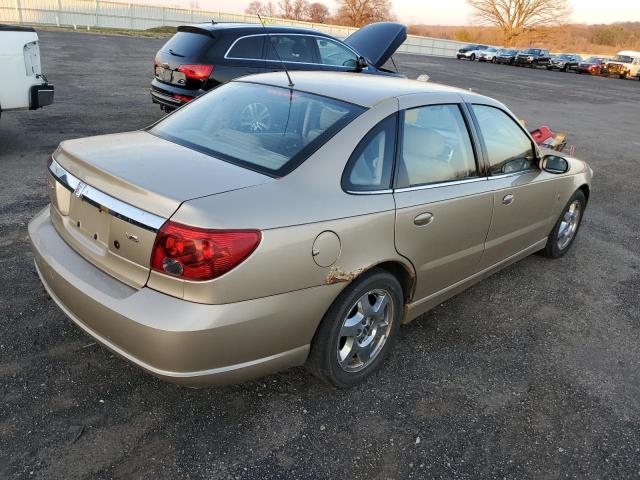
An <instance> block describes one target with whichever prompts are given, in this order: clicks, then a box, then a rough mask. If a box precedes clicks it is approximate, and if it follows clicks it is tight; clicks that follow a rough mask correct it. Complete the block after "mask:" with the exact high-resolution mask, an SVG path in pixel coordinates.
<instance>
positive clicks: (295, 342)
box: [29, 72, 592, 387]
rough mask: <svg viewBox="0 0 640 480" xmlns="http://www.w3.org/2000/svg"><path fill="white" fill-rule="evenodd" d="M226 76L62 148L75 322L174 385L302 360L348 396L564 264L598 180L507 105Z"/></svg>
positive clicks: (67, 267) (39, 247) (59, 220)
mask: <svg viewBox="0 0 640 480" xmlns="http://www.w3.org/2000/svg"><path fill="white" fill-rule="evenodd" d="M292 77H293V78H292V80H293V83H294V84H295V86H293V87H291V86H289V82H288V80H287V77H286V75H285V74H284V73H282V72H277V73H269V74H263V75H258V76H252V77H245V78H243V79H241V80H236V81H233V82H230V83H228V84H226V85H224V86H221V87H220V88H217V89H215V90H213V91H211V92H210V93H208V94H206V95H204V96H202V97H200V98H199V99H197V100H195V101H194V102H193V103H190V104H189V105H187V106H185V107H183V108H181V109H179V110H177V111H176V112H174V113H173V114H172V115H170V116H168V117H166V118H165V119H163V120H161V121H160V122H158V123H156V124H155V125H152V126H151V127H149V128H147V129H145V130H143V131H136V132H129V133H122V134H116V135H105V136H98V137H92V138H83V139H78V140H72V141H66V142H63V143H62V144H61V145H60V147H59V148H58V149H57V150H56V151H55V152H54V153H53V155H52V157H51V159H50V161H49V165H48V173H47V176H48V183H49V193H50V197H51V204H50V205H49V206H47V207H46V208H45V209H44V210H42V211H41V212H40V213H39V214H38V215H37V216H36V217H35V218H34V219H33V220H32V221H31V223H30V225H29V235H30V238H31V242H32V244H33V250H34V256H35V264H36V268H37V271H38V273H39V275H40V278H41V280H42V282H43V284H44V286H45V288H46V290H47V291H48V292H49V294H50V295H51V297H52V298H53V299H54V300H55V302H56V303H57V304H58V306H59V307H60V308H61V309H62V310H63V311H64V313H66V315H67V316H69V317H70V318H71V319H72V320H73V321H74V322H75V323H76V324H77V325H78V326H79V327H80V328H82V329H83V330H84V331H86V332H87V333H88V334H89V335H91V336H92V337H94V338H95V339H96V340H97V341H99V342H100V343H102V344H103V345H105V346H106V347H108V348H109V349H111V350H112V351H114V352H115V353H117V354H119V355H121V356H122V357H124V358H125V359H127V360H129V361H130V362H132V363H134V364H136V365H138V366H139V367H141V368H143V369H144V370H146V371H148V372H150V373H152V374H154V375H157V376H159V377H161V378H164V379H167V380H171V381H174V382H178V383H183V384H188V385H195V386H197V385H211V384H221V383H228V382H237V381H241V380H246V379H250V378H256V377H259V376H262V375H265V374H269V373H272V372H275V371H277V370H281V369H284V368H287V367H293V366H296V365H306V366H307V367H308V369H309V370H310V371H311V372H313V373H314V374H316V375H317V376H318V377H320V378H322V379H324V380H326V381H328V382H330V383H332V384H334V385H336V386H339V387H349V386H352V385H355V384H357V383H359V382H362V381H363V380H364V379H365V378H367V377H368V376H369V375H371V374H372V373H373V372H374V371H376V370H377V369H378V368H379V367H380V366H381V364H382V363H383V362H384V359H385V357H386V355H387V354H388V352H389V350H390V349H391V348H392V345H393V342H394V340H395V339H396V337H397V336H398V329H399V327H400V324H402V323H406V322H409V321H411V320H413V319H415V318H416V317H418V316H419V315H421V314H423V313H424V312H426V311H427V310H429V309H430V308H432V307H433V306H435V305H437V304H439V303H441V302H442V301H443V300H445V299H447V298H449V297H451V296H453V295H455V294H457V293H459V292H461V291H462V290H464V289H465V288H467V287H469V286H470V285H472V284H474V283H475V282H478V281H479V280H481V279H482V278H484V277H486V276H488V275H490V274H491V273H493V272H496V271H497V270H499V269H500V268H502V267H504V266H506V265H509V264H511V263H513V262H515V261H517V260H519V259H521V258H523V257H526V256H527V255H530V254H532V253H534V252H538V251H542V252H544V254H545V255H546V256H547V257H550V258H558V257H561V256H562V255H564V254H565V253H566V252H567V251H568V250H569V248H570V247H571V245H572V243H573V242H574V240H575V238H576V234H577V232H578V229H579V227H580V222H581V220H582V217H583V214H584V212H585V208H586V206H587V201H588V199H589V192H590V183H591V177H592V171H591V169H590V168H589V166H588V165H587V164H585V163H584V162H582V161H580V160H577V159H575V158H570V157H559V156H557V155H558V153H557V152H554V153H551V152H549V153H548V154H546V153H545V152H543V151H541V150H539V149H538V147H537V146H536V145H535V143H534V141H533V140H532V138H531V137H530V136H529V134H528V133H527V132H526V131H525V130H523V128H522V127H521V125H520V124H519V123H518V120H517V118H516V117H515V116H514V115H513V114H512V113H511V112H510V111H509V110H508V109H507V108H506V107H505V106H504V105H502V104H501V103H499V102H497V101H495V100H492V99H490V98H487V97H483V96H480V95H477V94H474V93H470V92H467V91H462V90H456V89H453V88H449V87H444V86H439V85H433V84H428V83H421V82H417V81H410V80H403V79H397V78H387V77H368V78H366V79H363V77H362V76H361V75H358V74H348V73H330V72H327V73H318V72H312V73H307V72H294V73H293V75H292Z"/></svg>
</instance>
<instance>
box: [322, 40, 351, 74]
mask: <svg viewBox="0 0 640 480" xmlns="http://www.w3.org/2000/svg"><path fill="white" fill-rule="evenodd" d="M316 41H317V42H318V51H319V52H320V62H321V63H323V64H324V65H335V66H340V67H349V68H355V67H356V66H357V64H358V56H357V55H356V54H355V53H353V51H351V50H350V49H348V48H347V47H345V46H344V45H342V44H341V43H338V42H336V41H334V40H330V39H328V38H320V37H316Z"/></svg>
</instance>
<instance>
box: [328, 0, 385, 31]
mask: <svg viewBox="0 0 640 480" xmlns="http://www.w3.org/2000/svg"><path fill="white" fill-rule="evenodd" d="M337 3H338V14H337V19H338V21H339V22H341V23H345V24H347V25H349V26H353V27H361V26H363V25H366V24H368V23H372V22H381V21H384V20H392V19H393V18H394V16H393V14H392V13H391V0H338V2H337Z"/></svg>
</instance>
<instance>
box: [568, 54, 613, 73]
mask: <svg viewBox="0 0 640 480" xmlns="http://www.w3.org/2000/svg"><path fill="white" fill-rule="evenodd" d="M607 60H608V59H607V58H606V57H589V58H587V59H586V60H584V61H582V62H580V63H579V64H578V66H577V67H576V69H575V70H576V73H588V74H590V75H607V68H606V66H605V64H606V62H607Z"/></svg>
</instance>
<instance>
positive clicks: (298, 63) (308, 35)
mask: <svg viewBox="0 0 640 480" xmlns="http://www.w3.org/2000/svg"><path fill="white" fill-rule="evenodd" d="M282 35H287V36H298V37H314V38H322V39H323V40H328V41H331V42H334V43H338V44H340V45H342V46H344V47H345V48H346V49H347V50H350V51H351V53H353V54H354V55H355V56H356V57H357V58H360V57H361V56H362V55H360V54H359V53H358V52H356V51H355V50H354V49H353V48H351V47H350V46H349V45H347V44H346V43H344V42H341V41H339V40H336V39H334V38H331V37H325V36H322V35H310V34H307V33H281V32H278V33H257V34H254V35H245V36H244V37H239V38H237V39H236V40H234V42H233V43H232V44H231V46H230V47H229V48H228V49H227V51H226V53H225V54H224V58H225V59H226V60H250V61H253V62H271V63H295V64H296V65H316V66H318V65H321V66H325V67H332V68H343V69H345V70H354V68H355V67H345V66H342V65H330V64H328V63H312V62H294V61H291V60H283V61H280V60H270V59H268V58H242V57H230V56H229V52H231V49H233V47H235V45H236V43H238V42H239V41H240V40H242V39H244V38H250V37H275V36H282Z"/></svg>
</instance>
